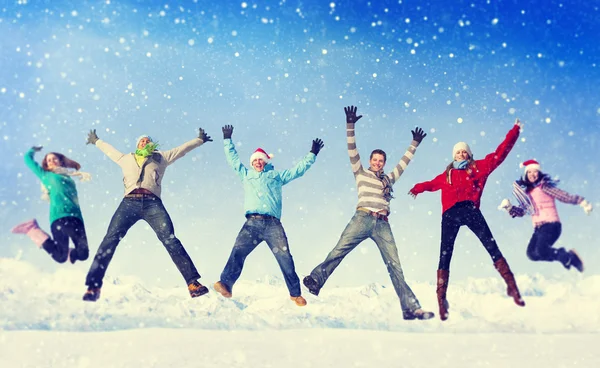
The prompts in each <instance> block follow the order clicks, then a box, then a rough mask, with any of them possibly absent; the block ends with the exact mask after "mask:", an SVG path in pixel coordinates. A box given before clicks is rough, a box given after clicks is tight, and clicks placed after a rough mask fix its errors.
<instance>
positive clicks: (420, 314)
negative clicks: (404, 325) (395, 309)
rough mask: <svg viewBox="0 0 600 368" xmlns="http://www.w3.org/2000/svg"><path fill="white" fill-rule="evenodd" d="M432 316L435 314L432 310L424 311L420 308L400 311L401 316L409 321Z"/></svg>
mask: <svg viewBox="0 0 600 368" xmlns="http://www.w3.org/2000/svg"><path fill="white" fill-rule="evenodd" d="M433 317H435V314H434V313H433V312H428V311H424V310H423V309H421V308H419V309H416V310H414V311H412V312H410V311H403V312H402V318H404V319H405V320H407V321H411V320H413V319H420V320H424V319H432V318H433Z"/></svg>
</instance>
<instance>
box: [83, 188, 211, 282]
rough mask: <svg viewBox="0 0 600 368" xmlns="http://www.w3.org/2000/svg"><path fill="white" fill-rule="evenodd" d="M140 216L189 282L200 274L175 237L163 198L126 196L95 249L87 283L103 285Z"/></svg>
mask: <svg viewBox="0 0 600 368" xmlns="http://www.w3.org/2000/svg"><path fill="white" fill-rule="evenodd" d="M139 220H144V221H146V222H147V223H148V225H150V227H151V228H152V230H154V232H155V233H156V236H157V237H158V240H160V241H161V242H162V243H163V245H164V246H165V248H166V249H167V252H169V255H170V256H171V259H172V260H173V263H175V265H176V266H177V268H178V269H179V272H181V275H182V276H183V278H184V279H185V281H186V283H188V284H190V283H191V282H194V281H196V280H197V279H199V278H200V275H199V274H198V271H196V266H194V263H193V262H192V260H191V258H190V256H189V255H188V254H187V252H186V251H185V248H184V247H183V245H182V244H181V242H180V241H179V239H177V238H176V237H175V230H174V228H173V222H172V221H171V217H170V216H169V214H168V213H167V210H166V209H165V207H164V206H163V203H162V201H161V200H160V198H158V197H153V196H147V197H141V198H140V197H136V198H129V197H125V198H123V201H121V204H120V205H119V208H117V211H116V212H115V214H114V215H113V217H112V219H111V220H110V225H108V231H107V232H106V235H105V236H104V239H103V240H102V243H101V244H100V247H99V248H98V251H97V252H96V256H95V257H94V262H93V263H92V266H91V267H90V270H89V272H88V275H87V278H86V281H85V284H86V285H87V286H88V287H97V288H99V287H102V279H103V278H104V274H105V273H106V269H107V268H108V264H109V263H110V261H111V259H112V257H113V255H114V254H115V250H116V249H117V245H119V242H120V241H121V239H123V238H124V237H125V234H127V231H128V230H129V229H130V228H131V227H132V226H133V225H134V224H135V223H136V222H138V221H139Z"/></svg>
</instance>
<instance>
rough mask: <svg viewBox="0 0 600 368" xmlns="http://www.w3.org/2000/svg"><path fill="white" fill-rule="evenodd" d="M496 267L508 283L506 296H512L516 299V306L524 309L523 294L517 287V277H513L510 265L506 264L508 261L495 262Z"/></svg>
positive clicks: (502, 259)
mask: <svg viewBox="0 0 600 368" xmlns="http://www.w3.org/2000/svg"><path fill="white" fill-rule="evenodd" d="M494 267H496V270H498V272H500V275H501V276H502V278H503V279H504V281H505V282H506V286H507V289H506V294H508V296H511V297H512V298H513V299H514V301H515V304H516V305H518V306H521V307H524V306H525V302H524V301H523V299H522V298H521V294H520V293H519V288H518V287H517V282H516V281H515V276H514V275H513V273H512V271H511V270H510V267H508V263H506V259H504V258H500V259H499V260H497V261H496V262H494Z"/></svg>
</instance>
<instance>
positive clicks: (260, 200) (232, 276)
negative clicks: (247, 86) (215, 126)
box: [214, 125, 324, 307]
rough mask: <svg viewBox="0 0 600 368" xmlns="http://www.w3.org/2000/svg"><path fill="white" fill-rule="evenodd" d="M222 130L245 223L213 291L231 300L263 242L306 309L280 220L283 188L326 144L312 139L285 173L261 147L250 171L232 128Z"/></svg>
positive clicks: (304, 168) (256, 153) (291, 292)
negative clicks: (236, 178)
mask: <svg viewBox="0 0 600 368" xmlns="http://www.w3.org/2000/svg"><path fill="white" fill-rule="evenodd" d="M222 130H223V140H224V143H225V157H226V158H227V163H229V165H230V166H231V167H232V168H233V170H234V171H235V172H236V173H237V175H238V176H239V177H240V179H241V180H242V183H243V185H244V210H245V211H246V222H245V223H244V226H243V227H242V229H241V230H240V232H239V234H238V236H237V239H236V240H235V244H234V245H233V249H232V250H231V255H230V256H229V259H228V260H227V264H226V265H225V269H223V272H222V273H221V278H220V281H217V282H216V283H215V285H214V288H215V290H216V291H217V292H219V293H221V295H223V296H224V297H225V298H231V296H232V294H231V291H232V289H233V285H234V284H235V282H236V281H237V279H238V278H239V277H240V274H241V273H242V268H243V267H244V261H245V260H246V257H247V256H248V255H249V254H250V253H251V252H252V251H253V250H254V249H255V248H256V247H257V246H258V244H260V243H261V242H262V241H263V240H264V241H265V242H266V243H267V245H268V246H269V248H270V249H271V251H272V252H273V255H274V256H275V259H276V260H277V263H278V264H279V267H280V268H281V272H282V273H283V276H284V279H285V283H286V285H287V288H288V290H289V292H290V299H291V300H292V301H294V302H295V303H296V305H297V306H299V307H302V306H305V305H306V300H305V299H304V298H303V297H302V295H301V290H300V279H299V278H298V275H297V274H296V270H295V267H294V260H293V258H292V254H291V253H290V248H289V245H288V240H287V236H286V235H285V230H284V229H283V226H282V225H281V221H280V220H279V219H280V218H281V202H282V195H281V189H282V187H283V186H284V185H286V184H287V183H289V182H290V181H292V180H294V179H297V178H299V177H301V176H302V175H304V173H305V172H306V171H307V170H308V169H309V168H310V167H311V166H312V164H313V163H314V162H315V159H316V158H317V154H318V153H319V151H320V150H321V149H322V148H323V146H324V145H323V141H322V140H320V139H318V138H317V139H315V140H313V142H312V149H311V150H310V152H309V153H308V154H307V155H306V156H304V158H303V159H302V160H300V162H298V164H296V166H294V167H293V168H292V169H289V170H283V171H277V170H275V168H274V167H273V165H271V164H270V163H269V159H270V158H271V157H270V156H269V155H268V154H267V153H266V152H265V151H264V150H263V149H261V148H259V149H257V150H256V151H254V153H253V154H252V156H250V164H251V166H252V168H251V169H248V168H246V166H244V165H243V164H242V163H241V161H240V158H239V156H238V154H237V152H236V150H235V146H234V145H233V142H232V141H231V135H232V134H233V126H231V125H225V126H224V127H223V129H222Z"/></svg>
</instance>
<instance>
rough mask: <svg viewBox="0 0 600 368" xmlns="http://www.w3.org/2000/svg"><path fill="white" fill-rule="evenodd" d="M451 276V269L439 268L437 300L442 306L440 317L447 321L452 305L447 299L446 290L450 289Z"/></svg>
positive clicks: (440, 306)
mask: <svg viewBox="0 0 600 368" xmlns="http://www.w3.org/2000/svg"><path fill="white" fill-rule="evenodd" d="M449 278H450V271H448V270H437V288H436V290H435V291H436V294H437V300H438V306H439V308H440V319H441V320H442V321H445V320H447V319H448V314H449V313H448V309H450V305H449V304H448V300H446V291H447V290H448V279H449Z"/></svg>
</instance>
